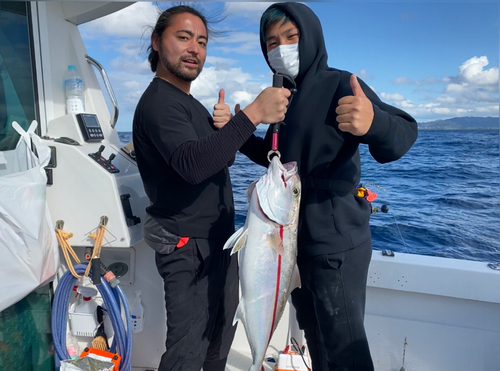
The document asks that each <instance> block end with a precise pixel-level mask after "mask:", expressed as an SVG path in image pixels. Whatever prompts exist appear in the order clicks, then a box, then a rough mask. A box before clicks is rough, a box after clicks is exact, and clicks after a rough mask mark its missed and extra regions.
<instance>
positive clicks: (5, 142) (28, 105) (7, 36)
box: [0, 1, 37, 151]
mask: <svg viewBox="0 0 500 371" xmlns="http://www.w3.org/2000/svg"><path fill="white" fill-rule="evenodd" d="M28 4H29V3H27V2H18V1H1V2H0V151H7V150H11V149H13V148H15V146H16V143H17V141H18V138H19V135H18V134H17V132H16V131H15V130H14V129H12V122H13V121H17V122H18V123H19V124H20V125H21V126H22V127H23V128H24V129H27V128H28V127H29V123H31V121H33V120H36V119H37V115H36V106H35V83H34V74H33V63H34V62H33V53H32V48H31V46H32V45H31V38H30V28H29V24H30V23H29V17H30V14H29V5H28Z"/></svg>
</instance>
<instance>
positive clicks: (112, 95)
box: [85, 54, 119, 129]
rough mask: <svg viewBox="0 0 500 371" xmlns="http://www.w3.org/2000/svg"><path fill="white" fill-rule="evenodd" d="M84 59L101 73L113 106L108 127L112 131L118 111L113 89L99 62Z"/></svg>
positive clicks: (87, 57)
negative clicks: (109, 126)
mask: <svg viewBox="0 0 500 371" xmlns="http://www.w3.org/2000/svg"><path fill="white" fill-rule="evenodd" d="M85 59H86V60H87V62H89V63H90V64H91V65H93V66H94V67H96V68H97V69H98V70H99V72H100V73H101V76H102V80H103V81H104V85H105V86H106V89H107V91H108V94H109V99H110V100H111V104H112V105H113V115H112V116H111V120H110V125H111V127H112V128H113V129H114V128H115V125H116V121H118V113H119V110H118V103H117V101H116V98H115V93H113V89H112V88H111V83H110V82H109V78H108V75H107V74H106V71H105V70H104V67H103V66H102V65H101V64H100V63H99V62H97V61H96V60H95V59H94V58H92V57H90V56H88V55H87V54H85Z"/></svg>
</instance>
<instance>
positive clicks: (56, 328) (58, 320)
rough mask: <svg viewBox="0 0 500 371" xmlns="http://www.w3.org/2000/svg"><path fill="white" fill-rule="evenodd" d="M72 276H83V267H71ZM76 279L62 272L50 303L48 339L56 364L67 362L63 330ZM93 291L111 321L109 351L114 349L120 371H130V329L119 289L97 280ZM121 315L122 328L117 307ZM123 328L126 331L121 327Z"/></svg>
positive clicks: (121, 291)
mask: <svg viewBox="0 0 500 371" xmlns="http://www.w3.org/2000/svg"><path fill="white" fill-rule="evenodd" d="M74 269H75V271H76V273H78V274H84V273H85V270H86V269H87V264H78V265H76V266H75V267H74ZM75 281H76V278H75V277H74V276H73V275H72V274H71V273H70V272H69V271H66V272H65V273H64V274H63V276H62V277H61V279H60V280H59V283H58V285H57V287H56V291H55V293H54V302H53V304H52V335H53V338H54V349H55V352H56V355H57V357H58V359H59V360H60V361H62V360H66V359H69V358H70V356H69V354H68V350H67V348H66V328H67V325H68V309H69V301H70V296H71V293H72V292H73V287H74V286H75ZM96 287H97V289H98V290H99V292H100V293H101V296H102V298H103V300H104V304H105V306H106V309H107V311H108V314H109V316H110V319H111V324H112V325H113V330H114V333H115V335H114V339H113V346H112V349H113V350H114V348H115V346H116V352H117V353H118V354H120V356H121V362H120V366H119V369H120V371H131V369H132V363H131V357H132V325H131V322H130V310H129V307H128V301H127V297H126V295H125V293H124V292H123V290H122V288H121V287H120V285H118V286H116V288H114V289H112V288H111V287H110V286H109V284H108V283H107V282H106V280H104V279H103V280H101V283H100V284H98V285H97V286H96ZM120 303H121V307H122V308H123V311H124V315H125V322H126V323H125V324H124V323H123V320H122V317H121V307H120ZM124 325H126V328H125V326H124Z"/></svg>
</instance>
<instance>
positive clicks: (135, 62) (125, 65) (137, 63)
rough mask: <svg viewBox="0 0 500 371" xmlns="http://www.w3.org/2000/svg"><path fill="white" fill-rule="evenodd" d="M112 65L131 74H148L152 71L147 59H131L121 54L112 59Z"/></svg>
mask: <svg viewBox="0 0 500 371" xmlns="http://www.w3.org/2000/svg"><path fill="white" fill-rule="evenodd" d="M111 67H112V68H113V69H115V70H118V71H124V72H128V73H131V74H141V75H147V74H151V73H152V72H151V68H150V66H149V62H148V61H147V60H146V59H145V60H142V61H141V60H139V58H132V59H130V58H126V57H124V56H121V55H120V56H118V57H116V58H115V59H113V60H112V61H111Z"/></svg>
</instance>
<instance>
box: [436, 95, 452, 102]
mask: <svg viewBox="0 0 500 371" xmlns="http://www.w3.org/2000/svg"><path fill="white" fill-rule="evenodd" d="M436 102H439V103H444V104H453V103H456V102H457V98H454V97H449V96H446V95H443V96H441V97H438V98H436Z"/></svg>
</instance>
